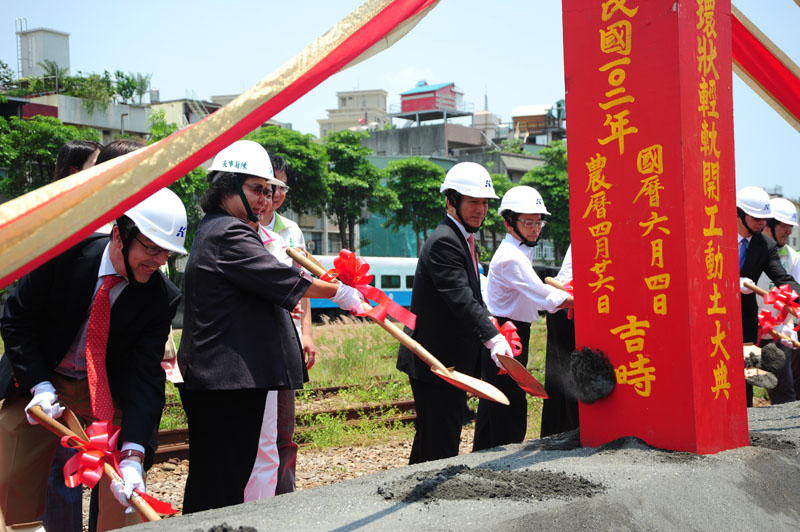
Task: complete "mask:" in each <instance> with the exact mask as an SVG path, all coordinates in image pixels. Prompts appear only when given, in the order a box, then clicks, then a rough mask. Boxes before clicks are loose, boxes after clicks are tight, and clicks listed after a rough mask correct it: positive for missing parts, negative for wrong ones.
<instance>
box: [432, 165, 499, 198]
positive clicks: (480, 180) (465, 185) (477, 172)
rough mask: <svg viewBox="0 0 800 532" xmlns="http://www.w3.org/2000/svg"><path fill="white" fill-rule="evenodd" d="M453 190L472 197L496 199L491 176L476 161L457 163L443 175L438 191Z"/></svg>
mask: <svg viewBox="0 0 800 532" xmlns="http://www.w3.org/2000/svg"><path fill="white" fill-rule="evenodd" d="M447 190H455V191H456V192H459V193H461V194H464V195H465V196H472V197H473V198H489V199H497V194H495V193H494V185H492V176H490V175H489V172H487V171H486V168H484V167H483V166H481V165H480V164H478V163H458V164H456V165H455V166H453V167H452V168H451V169H450V170H449V171H448V172H447V175H446V176H445V177H444V183H442V186H441V187H440V188H439V192H445V191H447Z"/></svg>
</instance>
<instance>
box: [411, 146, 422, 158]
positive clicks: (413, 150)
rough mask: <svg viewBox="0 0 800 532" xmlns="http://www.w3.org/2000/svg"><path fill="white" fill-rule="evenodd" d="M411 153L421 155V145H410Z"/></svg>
mask: <svg viewBox="0 0 800 532" xmlns="http://www.w3.org/2000/svg"><path fill="white" fill-rule="evenodd" d="M411 155H417V156H419V155H422V146H411Z"/></svg>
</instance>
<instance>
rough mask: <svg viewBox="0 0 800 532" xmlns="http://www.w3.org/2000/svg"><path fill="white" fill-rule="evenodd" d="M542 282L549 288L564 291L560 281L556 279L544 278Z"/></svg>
mask: <svg viewBox="0 0 800 532" xmlns="http://www.w3.org/2000/svg"><path fill="white" fill-rule="evenodd" d="M544 282H545V283H547V284H549V285H550V286H554V287H556V288H558V289H559V290H564V285H563V284H561V281H559V280H558V279H555V278H553V277H545V278H544Z"/></svg>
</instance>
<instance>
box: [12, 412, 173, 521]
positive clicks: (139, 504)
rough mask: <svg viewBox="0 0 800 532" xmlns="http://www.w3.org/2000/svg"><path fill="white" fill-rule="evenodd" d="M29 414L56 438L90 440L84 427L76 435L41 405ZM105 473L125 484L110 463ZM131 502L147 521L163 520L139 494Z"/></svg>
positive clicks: (104, 470)
mask: <svg viewBox="0 0 800 532" xmlns="http://www.w3.org/2000/svg"><path fill="white" fill-rule="evenodd" d="M28 413H29V414H30V415H31V417H34V418H36V420H37V421H38V422H39V424H40V425H42V427H44V428H46V429H47V430H49V431H50V432H52V433H53V434H55V435H56V436H59V437H63V436H70V437H72V438H76V439H83V440H88V439H89V437H88V436H87V435H86V432H84V430H83V428H82V427H81V428H80V430H79V431H78V432H79V433H78V434H76V433H75V432H73V431H72V430H70V429H69V428H67V427H65V426H64V425H62V424H61V423H59V422H58V421H56V420H55V419H53V418H52V417H50V416H48V415H47V414H45V413H44V410H42V407H41V406H39V405H36V406H33V407H31V408H30V409H29V410H28ZM70 414H71V415H72V416H74V414H72V413H71V412H70ZM70 425H73V426H74V424H73V423H70ZM78 426H79V427H80V424H78ZM103 472H104V473H105V475H106V476H107V477H108V478H109V479H111V480H117V481H119V482H123V483H124V482H125V481H124V480H122V477H120V476H119V474H117V472H116V471H114V466H112V465H111V464H109V463H108V462H106V463H105V467H104V468H103ZM130 500H131V504H132V505H133V506H134V508H136V509H137V510H138V511H139V513H140V514H141V515H142V516H144V518H145V519H147V520H148V521H159V520H160V519H161V516H159V515H158V512H156V511H155V510H153V507H152V506H150V504H149V503H148V502H147V501H146V500H144V499H143V498H142V497H141V496H140V495H139V494H138V493H135V492H134V493H132V494H131V499H130Z"/></svg>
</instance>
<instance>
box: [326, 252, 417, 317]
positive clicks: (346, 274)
mask: <svg viewBox="0 0 800 532" xmlns="http://www.w3.org/2000/svg"><path fill="white" fill-rule="evenodd" d="M320 279H322V280H323V281H329V282H330V281H333V280H334V279H339V281H341V282H342V283H344V284H346V285H347V286H352V287H353V288H355V289H356V290H358V291H359V292H361V294H362V295H363V296H364V298H366V299H369V300H370V301H374V302H375V304H376V305H377V306H375V307H372V310H370V311H369V312H363V313H359V314H356V316H369V317H371V318H372V319H374V320H375V321H379V322H383V321H384V320H385V319H386V316H391V317H392V318H394V319H396V320H397V321H399V322H400V323H402V324H403V325H405V326H406V327H408V328H409V329H413V328H414V327H415V326H416V323H417V316H416V315H414V314H412V313H411V312H409V311H408V310H406V309H404V308H403V307H401V306H400V305H398V304H397V303H395V302H394V301H393V300H392V299H391V298H390V297H389V296H387V295H386V294H385V293H384V292H383V291H382V290H380V289H378V288H375V287H374V286H371V285H370V284H369V283H370V282H371V281H372V275H371V274H370V273H369V264H367V261H365V260H364V259H363V258H361V257H357V256H356V254H355V253H353V252H352V251H349V250H347V249H343V250H341V251H340V252H339V256H338V257H336V258H335V259H333V268H331V269H330V270H328V271H327V272H325V275H323V276H322V277H320Z"/></svg>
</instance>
